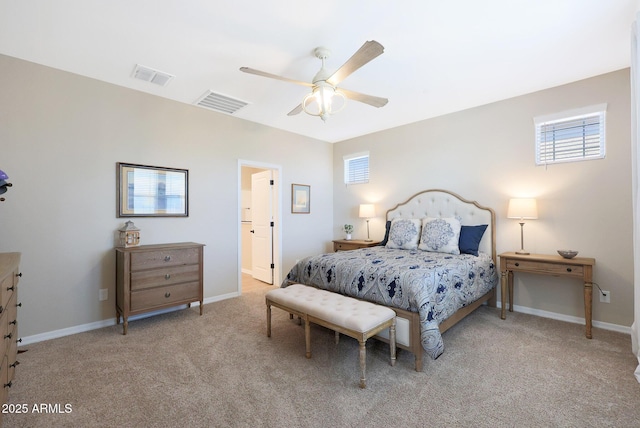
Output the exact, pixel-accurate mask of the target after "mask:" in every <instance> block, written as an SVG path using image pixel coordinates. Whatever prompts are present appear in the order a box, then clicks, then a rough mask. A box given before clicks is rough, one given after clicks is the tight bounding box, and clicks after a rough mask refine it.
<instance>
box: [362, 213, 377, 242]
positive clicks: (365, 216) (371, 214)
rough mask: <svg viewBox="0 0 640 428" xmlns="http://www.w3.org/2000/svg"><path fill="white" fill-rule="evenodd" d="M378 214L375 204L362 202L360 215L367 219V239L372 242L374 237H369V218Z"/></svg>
mask: <svg viewBox="0 0 640 428" xmlns="http://www.w3.org/2000/svg"><path fill="white" fill-rule="evenodd" d="M375 216H376V209H375V207H374V206H373V204H360V214H359V215H358V217H360V218H366V219H367V239H365V241H366V242H371V241H372V239H371V238H370V237H369V219H370V218H371V217H375Z"/></svg>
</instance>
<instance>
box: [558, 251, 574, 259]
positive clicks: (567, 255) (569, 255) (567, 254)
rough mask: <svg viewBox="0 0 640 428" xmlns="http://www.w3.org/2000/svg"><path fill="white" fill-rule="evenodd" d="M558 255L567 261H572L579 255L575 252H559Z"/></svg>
mask: <svg viewBox="0 0 640 428" xmlns="http://www.w3.org/2000/svg"><path fill="white" fill-rule="evenodd" d="M558 254H560V255H561V256H562V257H564V258H565V259H572V258H574V257H575V256H577V255H578V252H577V251H575V250H558Z"/></svg>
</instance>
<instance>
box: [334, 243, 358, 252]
mask: <svg viewBox="0 0 640 428" xmlns="http://www.w3.org/2000/svg"><path fill="white" fill-rule="evenodd" d="M333 248H334V250H335V251H349V250H356V249H358V248H362V247H361V246H360V245H358V244H352V243H349V244H347V243H343V242H336V243H335V245H334V246H333Z"/></svg>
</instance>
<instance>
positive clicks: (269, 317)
mask: <svg viewBox="0 0 640 428" xmlns="http://www.w3.org/2000/svg"><path fill="white" fill-rule="evenodd" d="M267 337H271V304H270V303H269V302H267Z"/></svg>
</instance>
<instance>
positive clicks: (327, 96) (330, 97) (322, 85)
mask: <svg viewBox="0 0 640 428" xmlns="http://www.w3.org/2000/svg"><path fill="white" fill-rule="evenodd" d="M313 52H314V54H315V56H316V57H317V58H318V59H320V60H321V61H322V67H321V68H320V71H318V73H317V74H316V75H315V77H314V78H313V80H312V81H311V83H308V82H302V81H300V80H294V79H289V78H288V77H282V76H278V75H275V74H271V73H267V72H264V71H260V70H256V69H253V68H249V67H240V71H242V72H244V73H249V74H255V75H258V76H263V77H269V78H271V79H277V80H283V81H285V82H290V83H295V84H296V85H302V86H307V87H310V88H311V93H310V94H308V95H307V96H306V97H304V99H303V100H302V102H301V103H300V104H298V105H297V106H296V107H295V108H294V109H293V110H291V111H290V112H289V113H288V114H287V115H288V116H294V115H296V114H298V113H300V112H302V111H304V112H305V113H307V114H310V115H312V116H320V118H321V119H322V120H323V121H326V120H327V119H328V117H329V116H330V115H331V114H335V113H337V112H338V111H340V110H342V109H343V108H344V106H345V104H346V99H347V98H349V99H351V100H354V101H359V102H361V103H365V104H369V105H371V106H373V107H383V106H384V105H386V104H387V102H389V100H388V99H386V98H380V97H374V96H372V95H366V94H362V93H360V92H354V91H349V90H347V89H343V88H338V87H337V85H338V84H339V83H340V82H342V81H343V80H344V79H346V78H347V77H348V76H350V75H351V74H352V73H353V72H354V71H356V70H357V69H359V68H360V67H362V66H363V65H365V64H366V63H368V62H369V61H371V60H372V59H374V58H376V57H378V56H379V55H381V54H382V53H383V52H384V47H383V46H382V45H381V44H380V43H378V42H376V41H375V40H369V41H367V42H365V43H364V44H363V45H362V46H361V47H360V49H358V51H357V52H356V53H354V54H353V56H351V58H349V59H348V60H347V62H345V63H344V64H343V65H342V67H340V68H339V69H338V70H337V71H335V72H334V73H330V72H329V71H328V70H327V69H326V68H325V66H324V61H325V59H327V58H328V57H329V54H330V53H331V52H330V51H329V49H327V48H324V47H318V48H316V49H314V51H313ZM338 99H339V100H338ZM337 101H338V102H337ZM339 101H341V102H339Z"/></svg>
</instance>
